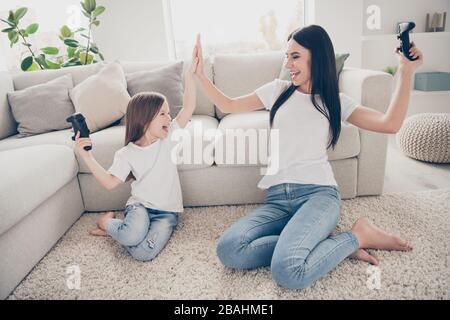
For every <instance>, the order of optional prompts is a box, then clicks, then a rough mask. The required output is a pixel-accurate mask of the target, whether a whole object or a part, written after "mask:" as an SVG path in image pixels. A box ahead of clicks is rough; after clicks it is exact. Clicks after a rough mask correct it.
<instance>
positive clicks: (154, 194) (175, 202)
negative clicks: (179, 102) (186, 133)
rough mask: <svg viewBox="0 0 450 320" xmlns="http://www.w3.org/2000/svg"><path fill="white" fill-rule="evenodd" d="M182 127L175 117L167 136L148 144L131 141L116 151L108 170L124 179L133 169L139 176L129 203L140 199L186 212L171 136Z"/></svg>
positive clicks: (153, 205)
mask: <svg viewBox="0 0 450 320" xmlns="http://www.w3.org/2000/svg"><path fill="white" fill-rule="evenodd" d="M179 128H180V127H179V126H178V123H177V121H176V120H172V123H171V125H170V128H169V134H168V136H167V137H166V138H164V139H158V140H157V141H155V142H154V143H152V144H151V145H149V146H145V147H140V146H138V145H136V144H134V143H133V142H130V143H128V144H127V145H126V146H125V147H123V148H121V149H120V150H118V151H116V153H115V155H114V161H113V164H112V165H111V167H110V168H109V169H108V172H110V173H111V174H112V175H114V176H116V177H117V178H118V179H119V180H120V181H122V182H125V179H126V178H127V177H128V175H129V173H130V172H132V173H133V175H134V177H135V178H136V180H135V181H133V182H132V183H131V197H130V198H129V199H128V201H127V205H129V204H132V203H136V202H139V203H141V204H143V205H144V206H145V207H147V208H151V209H156V210H163V211H171V212H183V199H182V194H181V187H180V178H179V176H178V170H177V165H176V162H174V161H172V158H171V153H172V149H173V148H175V147H176V143H175V142H173V141H171V139H170V138H171V135H172V133H173V132H174V130H176V129H179Z"/></svg>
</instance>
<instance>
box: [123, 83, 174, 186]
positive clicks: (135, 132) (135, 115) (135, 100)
mask: <svg viewBox="0 0 450 320" xmlns="http://www.w3.org/2000/svg"><path fill="white" fill-rule="evenodd" d="M165 101H166V97H164V96H163V95H162V94H160V93H157V92H141V93H138V94H135V95H134V96H133V97H132V98H131V100H130V102H129V103H128V106H127V112H126V114H125V145H128V143H130V142H136V141H138V140H139V139H140V138H142V136H144V134H145V131H147V128H148V126H149V125H150V122H152V120H153V119H154V118H155V117H156V115H157V114H158V113H159V111H160V110H161V107H162V105H163V104H164V102H165ZM130 178H134V176H133V174H132V173H130V175H129V176H128V177H127V179H126V181H128V180H130Z"/></svg>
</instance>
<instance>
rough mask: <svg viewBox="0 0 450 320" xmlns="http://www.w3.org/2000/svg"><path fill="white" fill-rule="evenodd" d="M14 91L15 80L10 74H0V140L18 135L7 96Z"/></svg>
mask: <svg viewBox="0 0 450 320" xmlns="http://www.w3.org/2000/svg"><path fill="white" fill-rule="evenodd" d="M12 91H14V85H13V80H12V78H11V75H10V74H9V72H5V71H3V72H0V139H3V138H6V137H9V136H10V135H13V134H15V133H17V123H16V122H15V121H14V118H13V116H12V114H11V108H10V107H9V104H8V98H7V96H6V94H7V93H8V92H12Z"/></svg>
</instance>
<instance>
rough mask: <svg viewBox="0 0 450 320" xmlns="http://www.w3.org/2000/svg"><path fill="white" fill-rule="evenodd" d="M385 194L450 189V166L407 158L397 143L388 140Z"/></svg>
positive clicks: (391, 136) (391, 137)
mask: <svg viewBox="0 0 450 320" xmlns="http://www.w3.org/2000/svg"><path fill="white" fill-rule="evenodd" d="M388 141H389V142H388V152H387V160H386V173H385V179H384V190H383V192H384V193H394V192H405V191H420V190H431V189H441V188H450V164H433V163H426V162H422V161H418V160H414V159H411V158H409V157H407V156H405V155H404V154H403V153H402V152H401V150H400V149H399V147H398V146H397V143H396V141H395V135H390V136H389V139H388Z"/></svg>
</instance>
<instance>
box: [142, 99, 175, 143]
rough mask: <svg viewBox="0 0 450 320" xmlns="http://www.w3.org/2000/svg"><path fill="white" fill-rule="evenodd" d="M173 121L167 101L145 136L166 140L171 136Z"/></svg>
mask: <svg viewBox="0 0 450 320" xmlns="http://www.w3.org/2000/svg"><path fill="white" fill-rule="evenodd" d="M171 121H172V117H171V116H170V110H169V104H168V103H167V101H164V103H163V105H162V106H161V109H160V110H159V112H158V113H157V114H156V115H155V117H154V118H153V120H152V121H151V122H150V125H149V126H148V128H147V131H146V132H145V135H146V136H147V137H148V138H151V137H155V138H158V139H164V138H166V137H167V136H168V134H169V126H170V122H171Z"/></svg>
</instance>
